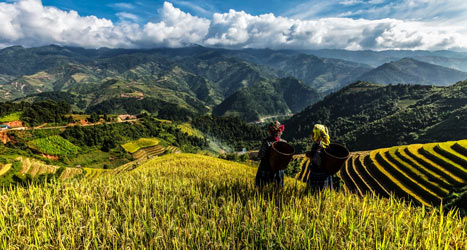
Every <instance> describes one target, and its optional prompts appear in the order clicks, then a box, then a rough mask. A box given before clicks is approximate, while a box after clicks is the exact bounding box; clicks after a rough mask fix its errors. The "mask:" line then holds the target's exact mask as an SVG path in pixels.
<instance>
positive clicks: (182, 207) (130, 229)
mask: <svg viewBox="0 0 467 250" xmlns="http://www.w3.org/2000/svg"><path fill="white" fill-rule="evenodd" d="M254 173H255V169H254V168H251V167H248V166H245V165H241V164H236V163H232V162H227V161H223V160H219V159H215V158H211V157H206V156H199V155H189V154H178V155H168V156H165V157H161V158H157V159H154V160H152V161H150V162H147V163H146V164H143V165H142V166H140V167H138V168H136V169H135V170H133V171H130V172H124V173H122V174H118V175H101V176H99V177H96V178H92V179H88V178H85V179H82V180H79V181H72V182H62V183H51V184H46V185H43V184H34V185H32V186H30V187H29V188H23V187H17V188H15V189H12V190H3V191H2V196H1V197H2V204H7V205H6V206H5V207H4V208H3V209H2V210H0V221H2V224H3V225H4V227H3V228H5V229H7V230H4V231H3V234H2V236H1V237H2V238H1V239H2V241H1V244H2V247H4V248H11V247H16V248H26V247H31V246H34V247H49V248H77V249H80V248H99V249H105V248H112V249H113V248H158V249H162V248H171V249H174V248H204V249H220V248H235V249H238V248H247V249H252V248H263V249H266V248H291V249H309V248H326V249H342V248H349V247H355V246H359V247H361V248H367V249H368V248H371V249H374V248H385V249H388V248H389V249H390V248H414V247H416V246H423V247H424V248H428V249H433V248H436V249H439V248H445V247H452V248H456V249H463V248H465V247H466V244H467V242H466V239H465V233H466V231H465V230H466V229H465V225H466V223H467V220H466V219H465V218H464V219H461V218H459V217H457V216H456V215H454V214H453V213H448V214H446V215H444V214H443V213H440V212H438V211H437V210H427V209H426V208H424V207H413V206H411V205H406V204H405V203H402V202H400V201H397V200H394V199H392V198H391V199H380V198H376V197H373V196H364V197H363V198H359V197H357V196H356V195H354V194H351V193H335V192H333V191H326V192H324V193H320V194H315V195H312V194H308V193H306V192H305V191H304V189H303V185H301V184H299V183H296V182H295V181H293V180H291V179H287V180H286V188H285V189H284V190H282V191H279V192H277V191H273V190H271V189H269V188H267V189H265V190H262V191H260V190H257V189H255V188H254V187H253V178H254ZM58 197H60V199H58ZM25 211H26V212H25ZM35 211H40V212H35ZM38 221H40V222H42V223H38ZM174 239H175V240H174Z"/></svg>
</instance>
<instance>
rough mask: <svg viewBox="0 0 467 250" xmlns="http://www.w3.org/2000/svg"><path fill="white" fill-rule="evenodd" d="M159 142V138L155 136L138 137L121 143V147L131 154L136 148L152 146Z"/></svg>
mask: <svg viewBox="0 0 467 250" xmlns="http://www.w3.org/2000/svg"><path fill="white" fill-rule="evenodd" d="M157 144H159V139H157V138H139V139H138V140H136V141H131V142H128V143H125V144H123V145H122V147H123V149H125V150H126V151H127V152H129V153H131V154H133V153H135V152H137V151H138V150H141V149H144V148H148V147H152V146H155V145H157Z"/></svg>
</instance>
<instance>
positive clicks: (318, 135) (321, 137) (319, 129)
mask: <svg viewBox="0 0 467 250" xmlns="http://www.w3.org/2000/svg"><path fill="white" fill-rule="evenodd" d="M311 139H313V141H315V142H317V141H321V142H322V146H323V148H327V147H328V146H329V143H331V138H330V137H329V131H328V128H327V127H326V126H324V125H321V124H315V126H314V127H313V135H312V137H311Z"/></svg>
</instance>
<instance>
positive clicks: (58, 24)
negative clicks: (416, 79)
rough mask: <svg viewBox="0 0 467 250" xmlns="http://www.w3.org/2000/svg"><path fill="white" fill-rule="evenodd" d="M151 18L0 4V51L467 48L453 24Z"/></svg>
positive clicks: (168, 14)
mask: <svg viewBox="0 0 467 250" xmlns="http://www.w3.org/2000/svg"><path fill="white" fill-rule="evenodd" d="M358 2H360V1H343V3H347V4H351V3H355V4H356V3H358ZM415 2H417V1H415ZM393 8H395V7H393ZM127 9H128V10H129V8H127ZM416 10H417V11H419V8H417V9H416ZM375 11H381V10H380V9H378V10H375ZM154 12H155V14H157V13H156V11H154ZM158 13H159V20H158V21H149V22H147V23H145V24H138V23H136V20H137V19H138V17H137V16H135V15H133V14H131V13H130V12H121V13H120V14H119V15H120V16H119V17H120V19H121V21H119V22H112V21H111V20H108V19H104V18H98V17H96V16H80V15H79V14H78V13H77V12H76V11H73V10H71V11H64V10H60V9H58V8H55V7H49V6H44V5H43V4H42V2H41V1H40V0H19V1H15V2H13V3H0V46H2V47H4V46H9V45H16V44H20V45H24V46H40V45H46V44H52V43H53V44H59V45H71V46H82V47H88V48H98V47H111V48H115V47H123V48H145V47H146V48H147V47H162V46H168V47H181V46H186V45H187V44H193V43H196V44H201V45H205V46H212V47H227V48H275V49H279V48H287V49H319V48H341V49H351V50H359V49H373V50H381V49H427V50H434V49H467V43H466V42H465V41H467V32H466V28H465V26H464V25H460V24H459V23H452V24H449V25H448V24H446V23H445V22H441V23H442V24H441V23H437V22H434V21H432V20H408V19H396V18H385V19H364V18H358V19H353V18H349V17H325V18H315V19H311V20H302V19H294V18H290V17H282V16H276V15H274V14H263V15H251V14H249V13H246V12H244V11H235V10H230V11H229V12H227V13H214V14H213V15H212V17H211V18H209V19H208V18H203V17H197V16H193V15H192V14H190V13H186V12H183V11H181V10H180V9H178V8H176V7H174V6H173V4H171V3H169V2H165V3H164V4H163V7H162V8H161V9H160V10H159V11H158Z"/></svg>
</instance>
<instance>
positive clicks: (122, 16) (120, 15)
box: [115, 12, 139, 23]
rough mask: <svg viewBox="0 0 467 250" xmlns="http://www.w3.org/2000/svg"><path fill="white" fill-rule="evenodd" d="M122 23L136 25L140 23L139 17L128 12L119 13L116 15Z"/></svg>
mask: <svg viewBox="0 0 467 250" xmlns="http://www.w3.org/2000/svg"><path fill="white" fill-rule="evenodd" d="M115 15H116V16H117V17H118V18H120V20H121V21H133V22H135V23H137V22H139V17H138V16H137V15H135V14H131V13H128V12H118V13H117V14H115Z"/></svg>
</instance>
